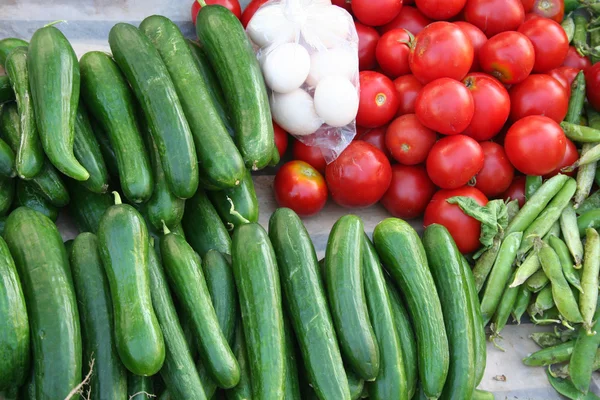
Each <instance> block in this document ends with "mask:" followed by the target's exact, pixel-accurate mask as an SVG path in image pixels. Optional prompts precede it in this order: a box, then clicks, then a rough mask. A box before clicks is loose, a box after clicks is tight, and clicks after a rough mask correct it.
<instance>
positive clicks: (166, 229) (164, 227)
mask: <svg viewBox="0 0 600 400" xmlns="http://www.w3.org/2000/svg"><path fill="white" fill-rule="evenodd" d="M160 222H162V225H163V234H164V235H165V236H167V235H168V234H169V233H171V231H170V230H169V228H167V224H165V220H164V219H161V220H160Z"/></svg>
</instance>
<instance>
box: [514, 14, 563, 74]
mask: <svg viewBox="0 0 600 400" xmlns="http://www.w3.org/2000/svg"><path fill="white" fill-rule="evenodd" d="M519 32H521V33H522V34H524V35H525V36H527V37H528V38H529V40H531V43H532V44H533V49H534V50H535V63H534V64H533V72H548V71H550V70H551V69H553V68H557V67H560V66H561V65H562V63H563V62H564V61H565V58H566V57H567V52H568V51H569V39H568V38H567V34H566V33H565V30H564V29H563V27H562V26H560V24H559V23H558V22H554V21H552V20H551V19H548V18H536V19H532V20H530V21H527V22H525V23H524V24H523V25H521V26H520V27H519Z"/></svg>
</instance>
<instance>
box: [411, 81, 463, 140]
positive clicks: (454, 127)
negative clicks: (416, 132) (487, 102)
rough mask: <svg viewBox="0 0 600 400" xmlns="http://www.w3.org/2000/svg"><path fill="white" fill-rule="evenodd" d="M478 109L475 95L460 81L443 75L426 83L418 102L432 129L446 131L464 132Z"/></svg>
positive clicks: (421, 116)
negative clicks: (474, 98)
mask: <svg viewBox="0 0 600 400" xmlns="http://www.w3.org/2000/svg"><path fill="white" fill-rule="evenodd" d="M474 113H475V104H474V102H473V96H472V95H471V92H470V91H469V89H467V88H466V87H465V86H464V85H463V84H461V83H460V82H459V81H455V80H454V79H450V78H440V79H436V80H435V81H433V82H430V83H428V84H427V85H425V87H424V88H423V90H421V93H419V96H418V97H417V100H416V103H415V114H417V117H418V118H419V121H421V123H422V124H423V125H425V126H426V127H428V128H429V129H433V130H434V131H436V132H439V133H441V134H444V135H456V134H457V133H461V132H462V131H464V130H465V129H467V127H468V126H469V124H470V123H471V120H472V119H473V115H474Z"/></svg>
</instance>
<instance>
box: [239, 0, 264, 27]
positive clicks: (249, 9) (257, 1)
mask: <svg viewBox="0 0 600 400" xmlns="http://www.w3.org/2000/svg"><path fill="white" fill-rule="evenodd" d="M267 1H269V0H252V1H251V2H250V3H248V5H247V6H246V8H245V9H244V12H243V13H242V19H241V21H242V25H243V26H244V28H246V26H248V22H250V20H251V19H252V17H253V16H254V14H255V13H256V10H258V8H259V7H260V6H262V5H263V4H265V3H266V2H267Z"/></svg>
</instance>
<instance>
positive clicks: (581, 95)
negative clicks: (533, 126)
mask: <svg viewBox="0 0 600 400" xmlns="http://www.w3.org/2000/svg"><path fill="white" fill-rule="evenodd" d="M583 33H584V35H585V34H586V31H585V29H584V30H583ZM584 102H585V75H584V74H583V71H579V73H577V76H576V77H575V80H574V81H573V83H572V84H571V98H570V99H569V108H568V111H567V116H566V117H565V121H566V122H570V123H572V124H578V123H579V120H580V119H581V112H582V111H583V104H584Z"/></svg>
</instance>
